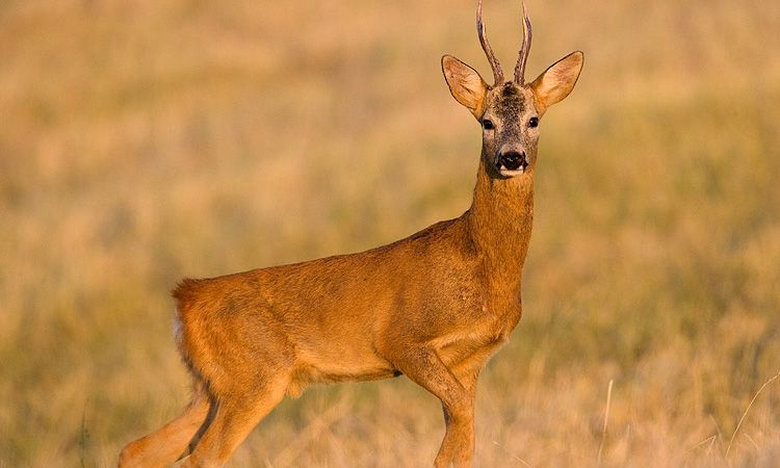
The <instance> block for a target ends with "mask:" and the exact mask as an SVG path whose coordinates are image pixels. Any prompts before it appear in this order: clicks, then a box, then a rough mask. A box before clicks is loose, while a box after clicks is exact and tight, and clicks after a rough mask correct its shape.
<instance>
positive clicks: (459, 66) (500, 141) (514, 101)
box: [441, 0, 584, 179]
mask: <svg viewBox="0 0 780 468" xmlns="http://www.w3.org/2000/svg"><path fill="white" fill-rule="evenodd" d="M477 34H478V36H479V42H480V44H481V45H482V49H483V50H484V51H485V55H486V56H487V58H488V61H489V62H490V66H491V68H492V69H493V85H492V86H491V85H488V84H487V83H485V80H483V79H482V77H481V76H480V75H479V73H477V71H476V70H474V69H473V68H471V67H470V66H468V65H466V64H465V63H463V62H461V61H460V60H458V59H457V58H455V57H453V56H451V55H445V56H444V57H442V61H441V65H442V71H443V72H444V78H445V80H446V81H447V85H448V86H449V88H450V92H451V93H452V96H453V97H454V98H455V99H456V100H457V101H458V102H459V103H461V104H462V105H464V106H465V107H466V108H468V109H469V111H471V113H472V114H473V115H474V117H476V119H477V121H479V122H480V124H481V125H482V162H483V163H484V164H483V166H484V168H485V170H486V171H487V173H488V175H490V176H491V177H492V178H494V179H510V178H513V177H516V176H520V175H522V174H527V173H530V172H531V171H532V170H533V169H534V167H535V165H536V148H537V143H538V141H539V123H540V121H541V118H542V116H543V115H544V113H545V111H546V110H547V108H548V107H550V106H551V105H553V104H555V103H557V102H560V101H561V100H563V99H564V98H565V97H566V96H568V95H569V93H570V92H571V90H572V89H573V88H574V84H575V83H576V82H577V78H578V77H579V75H580V71H581V70H582V64H583V60H584V56H583V53H582V52H580V51H577V52H572V53H571V54H569V55H567V56H566V57H564V58H562V59H560V60H558V61H557V62H555V63H554V64H553V65H551V66H550V67H549V68H548V69H547V70H545V71H544V72H543V73H542V74H541V75H539V77H538V78H536V79H535V80H534V81H532V82H531V83H526V82H525V78H524V75H525V64H526V62H527V60H528V53H529V51H530V49H531V36H532V32H531V21H530V20H529V19H528V14H527V11H526V8H525V4H523V42H522V45H521V47H520V53H519V54H518V58H517V64H516V65H515V73H514V79H513V80H512V81H504V72H503V70H502V69H501V64H500V63H499V62H498V60H497V59H496V56H495V55H494V54H493V49H492V48H491V47H490V43H489V42H488V40H487V36H486V35H485V28H484V26H483V24H482V0H480V1H479V4H478V6H477Z"/></svg>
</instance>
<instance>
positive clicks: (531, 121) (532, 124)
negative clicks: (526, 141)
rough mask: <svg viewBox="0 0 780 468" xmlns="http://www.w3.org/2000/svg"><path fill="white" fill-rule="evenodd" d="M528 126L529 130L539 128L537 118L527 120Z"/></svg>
mask: <svg viewBox="0 0 780 468" xmlns="http://www.w3.org/2000/svg"><path fill="white" fill-rule="evenodd" d="M528 126H529V127H531V128H536V127H538V126H539V118H538V117H531V118H530V119H529V120H528Z"/></svg>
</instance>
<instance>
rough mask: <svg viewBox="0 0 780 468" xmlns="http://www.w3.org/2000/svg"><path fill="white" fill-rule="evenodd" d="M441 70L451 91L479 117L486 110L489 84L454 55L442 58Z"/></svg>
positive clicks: (456, 98)
mask: <svg viewBox="0 0 780 468" xmlns="http://www.w3.org/2000/svg"><path fill="white" fill-rule="evenodd" d="M441 70H442V71H443V72H444V79H445V80H447V86H449V87H450V93H452V96H453V97H454V98H455V100H457V101H458V102H459V103H461V104H463V105H464V106H466V107H467V108H468V110H470V111H471V113H472V114H474V117H476V118H477V119H479V118H481V117H482V114H483V113H484V112H485V95H486V94H487V84H485V80H483V79H482V77H481V76H479V73H477V71H476V70H474V69H473V68H471V67H470V66H468V65H466V64H465V63H463V62H461V61H460V60H458V59H456V58H455V57H453V56H452V55H445V56H444V57H442V58H441Z"/></svg>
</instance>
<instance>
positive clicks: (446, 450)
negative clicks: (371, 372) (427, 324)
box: [398, 349, 475, 468]
mask: <svg viewBox="0 0 780 468" xmlns="http://www.w3.org/2000/svg"><path fill="white" fill-rule="evenodd" d="M398 367H399V369H400V370H401V372H403V373H404V374H406V376H407V377H409V378H410V379H411V380H412V381H414V382H415V383H417V384H418V385H420V386H422V387H423V388H425V389H426V390H428V391H429V392H431V393H432V394H433V395H435V396H436V397H437V398H438V399H439V400H441V404H442V408H443V411H444V424H445V426H446V429H445V433H444V440H443V441H442V443H441V448H440V449H439V453H438V455H437V456H436V460H435V461H434V466H435V467H436V468H447V467H449V466H450V465H451V464H452V465H454V466H455V467H456V468H468V467H470V466H471V457H472V454H473V452H474V387H475V385H472V384H469V385H467V386H466V385H463V384H462V383H461V382H460V381H459V380H458V379H457V377H455V375H454V374H453V373H452V371H450V369H449V368H448V367H447V366H446V365H445V364H444V363H443V362H442V361H441V359H440V358H439V356H438V355H437V354H436V351H435V350H433V349H417V350H412V351H409V352H407V353H406V354H405V356H404V359H403V360H402V362H399V363H398Z"/></svg>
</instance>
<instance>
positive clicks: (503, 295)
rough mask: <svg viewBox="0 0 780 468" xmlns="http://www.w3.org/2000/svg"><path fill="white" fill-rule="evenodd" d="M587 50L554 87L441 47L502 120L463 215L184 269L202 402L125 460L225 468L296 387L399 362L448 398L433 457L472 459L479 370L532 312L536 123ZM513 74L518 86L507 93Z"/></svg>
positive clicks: (451, 67)
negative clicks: (525, 284) (504, 154)
mask: <svg viewBox="0 0 780 468" xmlns="http://www.w3.org/2000/svg"><path fill="white" fill-rule="evenodd" d="M577 54H578V53H577ZM569 57H571V56H569ZM578 57H579V61H578V64H579V66H577V67H574V68H576V74H573V73H572V72H571V70H572V69H573V68H572V66H571V63H570V62H571V60H569V61H567V62H566V63H567V68H566V69H563V70H561V69H557V68H556V69H554V70H553V71H554V72H555V73H554V74H552V75H550V76H553V78H551V79H543V77H540V78H539V79H537V81H536V82H540V83H541V82H544V85H545V87H546V88H545V90H542V91H540V89H541V88H538V87H535V86H534V83H536V82H534V83H532V84H530V85H525V84H521V83H512V84H507V85H504V84H502V83H499V84H497V85H496V86H495V87H488V86H487V85H485V84H484V81H482V79H481V78H480V77H479V75H477V74H476V72H474V71H473V69H471V68H469V67H467V66H466V65H465V64H463V63H462V62H460V61H458V60H457V59H454V58H453V57H445V58H444V59H443V62H442V63H443V68H444V72H445V77H446V78H447V81H448V84H449V86H450V89H451V91H452V93H453V95H454V96H455V97H456V99H458V101H459V102H461V103H462V104H464V105H466V106H467V107H469V108H470V109H471V110H472V113H474V115H475V117H477V119H479V120H480V121H482V120H483V119H484V118H486V117H485V116H490V118H491V119H492V120H494V121H495V125H496V128H495V129H494V130H485V131H484V134H483V149H482V157H481V158H480V164H479V170H478V173H477V183H476V187H475V190H474V200H473V203H472V205H471V207H470V208H469V209H468V210H467V211H466V212H465V213H464V214H463V215H462V216H460V217H459V218H456V219H452V220H449V221H442V222H439V223H437V224H434V225H433V226H430V227H429V228H427V229H424V230H423V231H421V232H419V233H417V234H414V235H412V236H411V237H408V238H406V239H403V240H400V241H398V242H395V243H393V244H389V245H386V246H382V247H378V248H375V249H372V250H369V251H366V252H362V253H357V254H351V255H341V256H335V257H329V258H324V259H319V260H313V261H309V262H304V263H299V264H294V265H285V266H277V267H271V268H265V269H257V270H251V271H247V272H244V273H237V274H233V275H228V276H221V277H218V278H212V279H203V280H192V279H187V280H184V281H182V282H181V284H180V285H179V286H178V287H177V288H176V290H175V291H174V292H173V295H174V297H175V298H176V303H177V311H178V316H177V319H178V326H179V328H178V331H177V342H178V346H179V350H180V352H181V354H182V356H183V358H184V360H185V361H186V363H187V365H188V366H189V368H190V370H191V371H192V374H193V376H194V380H195V386H194V389H195V390H194V397H193V402H192V403H191V404H190V406H189V407H188V408H187V409H186V410H185V412H184V413H183V415H182V416H180V417H179V418H177V419H175V420H174V421H172V422H171V423H169V424H167V425H166V426H164V427H163V428H161V429H160V430H158V431H157V432H155V433H152V434H150V435H148V436H146V437H144V438H142V439H139V440H138V441H136V442H133V443H131V444H129V445H128V446H127V447H126V448H125V449H124V450H123V452H122V454H121V456H120V466H122V467H130V466H166V465H168V464H170V463H173V462H174V461H175V460H176V459H177V458H178V457H180V456H186V455H188V454H190V452H191V455H190V456H189V458H188V459H187V460H186V461H185V464H186V465H187V466H221V465H222V464H223V463H224V462H225V461H226V460H227V458H228V457H229V456H230V454H231V453H232V451H233V450H234V449H235V448H236V447H237V446H238V444H240V443H241V441H242V440H243V439H244V438H245V437H246V435H247V434H248V433H249V432H250V431H251V429H252V428H253V427H254V426H255V425H256V424H257V423H258V422H259V421H260V420H261V419H262V418H263V417H264V416H265V415H266V414H267V413H268V412H269V411H270V410H271V409H272V408H273V407H274V406H275V405H276V404H277V403H278V402H279V401H281V399H282V398H283V397H284V396H285V395H291V396H297V395H299V394H300V393H301V392H302V391H303V390H304V389H305V388H306V387H307V386H309V385H311V384H313V383H318V382H341V381H354V380H371V379H382V378H387V377H392V376H396V375H399V374H400V373H403V374H404V375H406V376H407V377H409V378H410V379H412V380H413V381H415V382H416V383H418V384H420V385H421V386H423V387H424V388H426V389H427V390H429V391H430V392H431V393H433V394H434V395H436V396H437V397H438V398H439V399H440V400H441V402H442V406H443V409H444V413H445V422H446V433H445V437H444V440H443V442H442V446H441V449H440V450H439V454H438V456H437V457H436V461H435V465H436V466H437V467H445V466H449V465H450V464H454V465H455V466H457V467H465V466H469V465H470V463H471V457H472V452H473V443H474V442H473V441H474V425H473V414H474V395H475V388H476V382H477V378H478V376H479V373H480V370H481V369H482V368H483V366H484V365H485V363H486V362H487V360H488V358H489V357H490V356H491V355H492V354H493V353H494V352H495V351H496V350H497V349H498V347H499V346H500V345H501V344H502V343H504V342H505V341H506V340H507V339H508V337H509V334H510V332H511V331H512V330H513V329H514V327H515V325H517V323H518V321H519V320H520V315H521V298H520V290H521V278H522V267H523V263H524V261H525V257H526V253H527V250H528V243H529V240H530V236H531V226H532V220H533V193H534V178H533V176H534V172H535V167H536V142H537V138H538V132H536V131H533V130H531V129H528V128H527V127H526V126H525V123H526V122H527V121H528V119H529V118H530V117H532V116H538V117H541V114H542V113H543V111H544V109H545V108H546V107H547V106H548V105H550V104H552V103H554V102H557V100H560V99H563V97H565V95H566V94H568V92H569V91H571V88H572V87H573V86H574V81H576V75H578V74H579V67H581V64H582V61H581V54H579V56H578ZM564 60H566V59H564ZM559 63H560V62H559ZM464 67H465V68H464ZM551 68H552V67H551ZM548 71H549V69H548ZM545 73H547V72H545ZM510 86H511V87H512V89H513V90H514V91H515V92H507V91H506V90H504V91H503V92H502V88H507V87H510ZM466 88H468V89H466ZM564 88H565V89H564ZM551 90H552V91H551ZM551 96H552V97H551ZM560 96H563V97H560ZM502 145H503V146H502ZM506 145H512V148H520V149H522V150H523V151H525V152H526V153H527V155H528V158H529V161H530V165H529V166H528V167H527V168H526V169H525V170H524V171H522V173H521V174H519V175H516V176H515V175H510V176H506V175H502V174H503V173H500V172H496V171H497V169H496V167H494V166H495V163H494V161H496V158H497V157H498V156H497V155H499V154H500V152H501V151H502V149H501V148H502V147H504V146H506Z"/></svg>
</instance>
